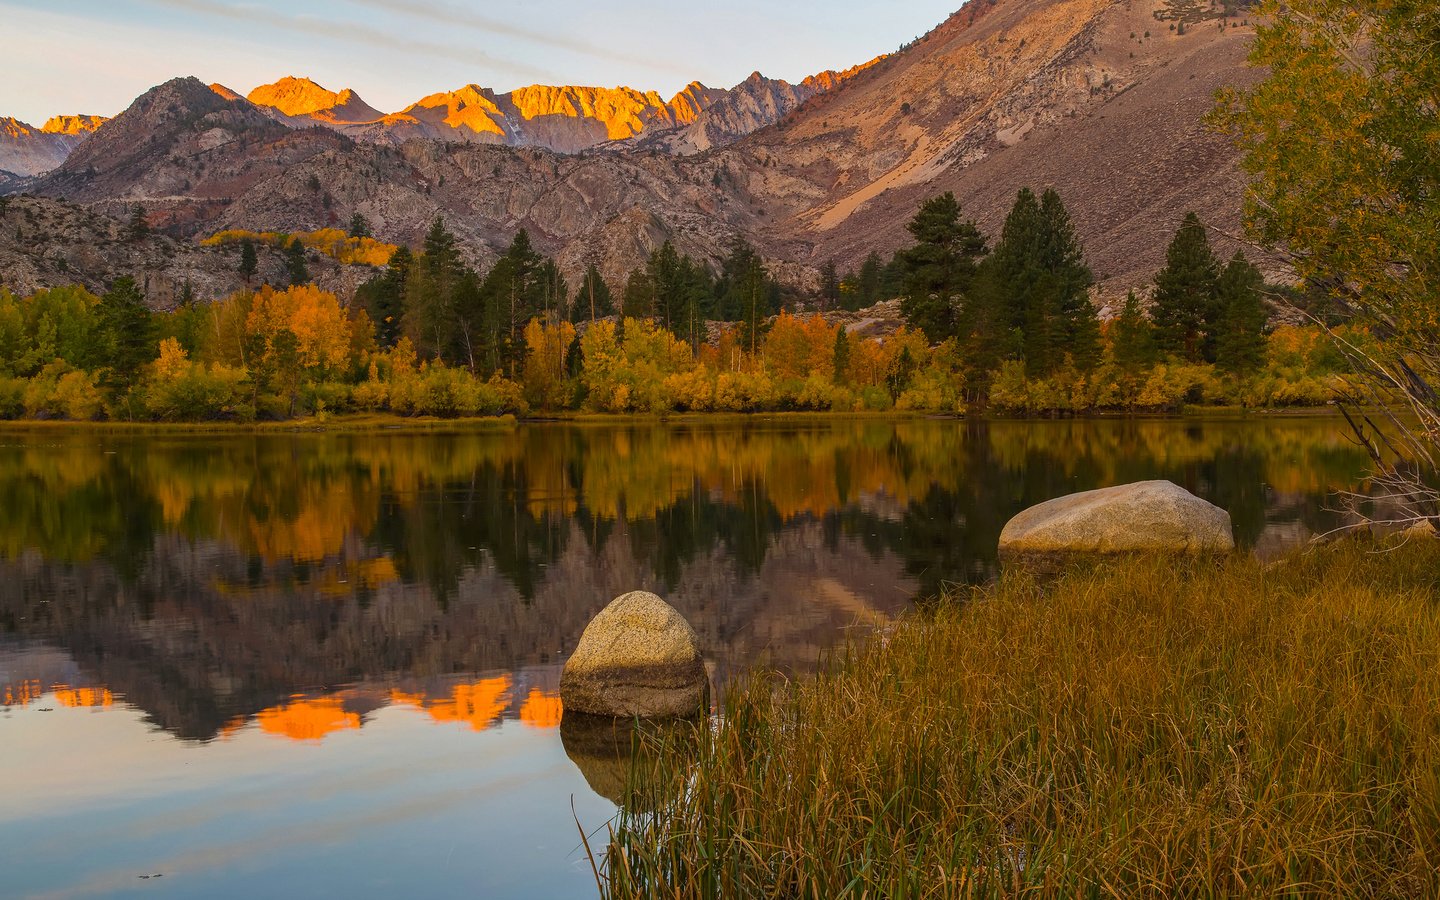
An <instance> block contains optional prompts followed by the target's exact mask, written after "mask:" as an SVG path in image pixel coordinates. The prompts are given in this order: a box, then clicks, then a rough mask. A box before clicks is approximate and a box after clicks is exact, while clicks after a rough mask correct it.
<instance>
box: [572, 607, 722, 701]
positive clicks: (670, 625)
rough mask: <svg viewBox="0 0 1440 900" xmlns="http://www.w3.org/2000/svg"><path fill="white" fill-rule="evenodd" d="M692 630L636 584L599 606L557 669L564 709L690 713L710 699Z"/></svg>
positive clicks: (670, 608) (697, 642) (703, 664)
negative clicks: (561, 671) (563, 666)
mask: <svg viewBox="0 0 1440 900" xmlns="http://www.w3.org/2000/svg"><path fill="white" fill-rule="evenodd" d="M709 698H710V679H709V677H708V676H707V675H706V672H705V662H704V660H703V659H702V657H701V655H700V642H699V640H698V639H697V638H696V636H695V630H694V629H693V628H691V627H690V623H689V622H686V621H685V617H684V616H682V615H680V613H679V612H677V611H676V610H675V608H674V607H673V606H671V605H670V604H668V603H666V602H665V601H664V600H661V599H660V598H659V597H657V596H655V595H654V594H650V593H646V592H645V591H635V592H633V593H629V594H625V595H624V596H622V597H618V598H616V599H615V600H614V601H612V602H611V603H610V605H609V606H607V607H605V608H604V609H603V610H601V611H600V614H599V615H597V616H596V617H595V618H594V619H592V620H591V622H590V624H589V625H587V626H586V627H585V633H584V634H582V635H581V636H580V643H579V644H577V645H576V647H575V652H574V653H573V654H572V655H571V656H570V658H569V659H568V660H566V662H565V671H564V672H563V673H562V674H561V676H560V699H561V701H562V702H563V703H564V706H565V711H566V712H567V713H568V712H577V713H587V714H589V715H593V716H612V717H620V718H630V717H637V716H638V717H639V718H642V719H659V718H673V717H679V716H694V715H699V714H701V713H703V712H705V711H706V709H707V708H708V707H709V703H710V699H709Z"/></svg>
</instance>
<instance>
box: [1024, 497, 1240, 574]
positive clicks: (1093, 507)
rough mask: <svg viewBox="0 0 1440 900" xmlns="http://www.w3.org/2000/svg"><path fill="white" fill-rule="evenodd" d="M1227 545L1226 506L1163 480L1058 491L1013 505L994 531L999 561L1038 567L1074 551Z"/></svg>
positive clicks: (1230, 536)
mask: <svg viewBox="0 0 1440 900" xmlns="http://www.w3.org/2000/svg"><path fill="white" fill-rule="evenodd" d="M1234 549H1235V537H1234V532H1233V528H1232V525H1231V522H1230V514H1229V513H1227V512H1226V511H1225V510H1223V509H1221V508H1220V507H1218V506H1214V505H1212V504H1210V503H1207V502H1206V501H1204V500H1202V499H1200V498H1199V497H1196V496H1195V495H1194V494H1192V493H1190V492H1189V491H1187V490H1185V489H1184V488H1182V487H1179V486H1178V485H1175V484H1172V483H1171V482H1168V481H1142V482H1139V483H1137V484H1126V485H1121V486H1119V487H1111V488H1102V489H1100V490H1098V491H1086V492H1085V493H1082V494H1072V495H1070V496H1068V497H1059V498H1057V499H1055V500H1051V501H1049V502H1046V503H1042V504H1040V505H1039V506H1034V507H1031V508H1030V509H1027V510H1025V511H1024V512H1022V513H1020V515H1018V516H1016V517H1015V518H1013V519H1011V520H1010V522H1009V523H1008V524H1006V526H1005V529H1004V530H1003V531H1002V532H1001V533H1000V559H1001V562H1002V563H1005V564H1012V563H1019V564H1022V565H1033V566H1036V567H1040V568H1052V567H1054V566H1055V565H1057V564H1058V563H1061V562H1063V561H1064V560H1066V559H1068V558H1071V557H1077V556H1082V557H1083V556H1095V555H1113V554H1119V553H1177V554H1221V553H1229V552H1231V551H1233V550H1234Z"/></svg>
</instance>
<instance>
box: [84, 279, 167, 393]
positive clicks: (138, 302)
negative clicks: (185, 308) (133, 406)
mask: <svg viewBox="0 0 1440 900" xmlns="http://www.w3.org/2000/svg"><path fill="white" fill-rule="evenodd" d="M97 311H98V313H99V319H100V325H101V330H102V333H103V334H104V363H105V368H106V370H107V372H106V376H105V380H106V382H107V383H108V384H110V385H111V386H112V387H113V388H114V389H115V391H116V393H117V394H124V393H126V392H128V391H129V389H130V387H131V386H132V385H133V384H135V382H136V381H138V380H139V378H140V372H141V369H142V368H143V367H144V366H145V364H146V363H148V362H150V361H151V360H153V359H154V358H155V357H156V356H157V355H158V354H159V351H158V350H157V344H156V341H155V334H154V331H155V328H154V324H155V323H154V316H153V314H152V313H151V312H150V308H149V307H148V306H146V305H145V298H144V296H143V295H142V294H141V293H140V288H139V287H138V286H136V284H135V279H134V278H131V277H130V276H128V275H127V276H124V277H122V278H117V279H115V281H114V283H112V284H111V285H110V290H108V291H106V292H105V294H104V295H103V296H102V297H101V298H100V305H99V308H98V310H97Z"/></svg>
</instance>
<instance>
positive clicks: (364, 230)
mask: <svg viewBox="0 0 1440 900" xmlns="http://www.w3.org/2000/svg"><path fill="white" fill-rule="evenodd" d="M349 230H350V236H351V237H352V238H368V237H371V233H370V221H369V220H368V219H366V218H365V217H364V216H362V215H360V214H359V213H358V212H357V213H355V214H354V215H352V216H351V217H350V229H349Z"/></svg>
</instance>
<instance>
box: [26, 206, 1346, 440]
mask: <svg viewBox="0 0 1440 900" xmlns="http://www.w3.org/2000/svg"><path fill="white" fill-rule="evenodd" d="M909 232H910V235H911V237H912V239H913V242H912V243H911V245H910V246H908V247H906V248H905V249H903V250H901V251H900V252H898V253H897V254H895V256H894V257H893V258H892V259H891V260H890V261H889V262H886V263H882V262H881V261H880V257H878V256H875V255H872V256H871V257H870V258H869V259H868V260H867V261H866V262H865V264H864V265H863V266H862V267H861V269H860V271H859V272H857V273H855V274H853V275H847V276H845V277H843V278H842V277H839V276H837V275H836V273H835V268H834V267H833V266H826V267H825V268H824V270H823V272H822V278H821V286H820V292H819V294H818V296H813V297H811V298H809V299H808V301H807V302H801V301H800V300H799V299H798V298H796V297H794V296H787V294H786V293H785V291H784V290H782V288H781V287H780V285H779V284H778V283H777V282H776V280H775V279H774V278H772V277H771V275H770V273H769V272H768V270H767V269H766V267H765V265H764V264H763V262H762V260H761V257H760V255H759V253H758V252H757V251H756V250H755V249H754V248H753V247H751V246H750V245H749V244H748V243H746V242H745V241H744V240H742V239H738V238H737V239H736V240H734V241H733V242H732V243H731V245H730V246H729V247H728V248H727V253H726V255H725V257H724V258H723V260H722V262H721V264H720V266H719V267H718V271H714V270H712V268H711V266H710V265H708V264H707V263H706V262H705V261H701V260H695V259H692V258H691V257H689V256H687V255H684V254H682V253H680V252H678V251H677V250H676V248H675V247H674V245H672V244H670V243H668V242H667V243H665V244H663V245H662V246H661V247H659V248H658V249H656V250H655V251H654V252H653V253H652V254H651V256H650V258H649V259H648V261H647V262H646V264H645V265H644V266H642V267H640V268H638V269H636V270H635V271H633V272H631V273H630V275H629V276H628V278H627V279H626V280H625V284H624V285H623V286H622V287H619V288H618V289H617V288H614V287H612V286H611V285H609V284H607V283H606V281H605V279H604V278H603V277H601V275H600V273H599V271H598V269H597V267H596V266H593V265H592V266H589V267H588V268H587V271H586V272H585V273H584V275H583V277H582V278H581V282H580V284H579V285H578V286H576V288H575V289H574V290H571V289H570V287H569V285H568V284H567V283H566V280H565V278H564V277H563V275H562V274H561V272H560V269H559V266H558V265H557V264H556V262H555V261H554V260H553V259H550V258H548V257H546V256H544V255H543V254H541V253H540V252H538V251H537V250H536V249H535V248H534V246H533V245H532V244H531V242H530V238H529V236H528V234H527V233H526V232H524V231H521V232H519V233H518V234H517V235H516V237H515V239H514V241H513V242H512V243H511V245H510V246H509V248H508V249H507V250H506V252H505V253H504V255H503V256H501V257H500V259H499V260H498V261H497V262H496V263H495V264H494V265H493V266H492V267H490V268H489V269H488V270H487V271H484V272H479V271H476V270H474V269H473V268H471V267H469V266H467V265H466V264H465V263H464V261H463V258H462V254H461V252H460V247H459V245H458V243H457V240H456V238H455V236H454V235H453V234H452V233H451V232H450V231H449V230H448V229H447V227H446V224H445V222H444V221H443V220H441V219H436V220H435V222H434V223H433V225H432V226H431V228H430V229H429V232H428V234H427V235H426V237H425V239H424V241H423V243H422V245H421V247H420V248H419V249H418V250H415V251H412V250H410V249H408V248H405V247H398V248H397V247H392V246H390V245H385V244H381V243H379V242H376V241H374V240H373V239H372V238H371V237H370V235H369V227H368V223H366V222H365V221H364V220H363V219H362V218H360V217H358V216H357V217H356V218H355V219H354V220H353V221H352V222H351V223H350V229H349V231H348V233H347V232H340V231H334V230H331V231H326V232H323V233H322V232H315V233H311V234H306V235H281V234H278V233H253V232H226V233H224V234H221V235H217V236H216V237H214V238H212V239H210V242H211V243H213V244H230V245H236V246H238V248H239V254H238V257H239V261H238V272H239V274H240V275H241V276H242V277H244V278H245V279H246V280H247V281H249V280H251V279H253V278H254V276H255V274H256V269H257V267H256V256H255V245H256V244H257V243H265V244H268V245H273V246H275V247H279V248H281V249H282V250H283V252H284V253H285V256H286V262H287V266H286V270H287V276H288V278H289V280H290V282H291V283H290V285H289V286H288V287H286V288H276V287H272V286H269V285H262V286H260V287H259V288H258V289H254V290H251V289H246V290H242V291H239V292H236V293H234V294H232V295H230V296H228V297H225V298H221V299H218V300H215V301H213V302H200V301H199V300H198V299H197V298H195V297H194V296H193V292H191V291H186V292H185V293H184V295H183V299H182V302H181V303H180V305H179V306H178V308H176V309H175V310H172V311H169V312H163V313H153V312H151V311H150V310H149V308H148V307H147V306H146V304H145V301H144V297H143V296H142V295H141V292H140V290H139V289H138V287H137V285H136V283H135V281H134V280H133V279H131V278H128V277H127V278H119V279H117V280H116V281H115V282H114V283H113V284H112V285H111V287H110V289H109V290H108V291H107V292H106V293H105V294H104V295H103V296H100V297H96V296H94V295H92V294H90V293H88V292H87V291H85V290H84V289H83V288H80V287H64V288H56V289H53V290H45V291H40V292H37V293H35V294H33V295H30V296H28V297H23V298H20V297H15V296H13V295H12V294H10V293H8V292H6V291H4V290H0V416H3V417H6V418H18V417H32V418H66V419H77V420H80V419H103V418H110V419H135V420H167V421H194V420H235V421H252V420H256V419H284V418H289V417H294V416H298V415H308V414H321V415H326V414H330V413H335V412H348V411H377V412H380V411H383V412H391V413H395V414H398V415H404V416H415V415H433V416H474V415H493V414H501V413H515V414H527V413H533V412H559V411H567V410H575V411H594V412H607V413H631V412H652V413H664V412H672V411H678V412H687V411H695V412H703V411H737V412H738V411H751V412H753V411H784V410H817V411H819V410H832V411H886V410H892V409H904V410H924V411H936V412H965V411H974V410H980V409H986V408H991V409H998V410H1003V411H1012V412H1024V413H1055V412H1067V411H1086V410H1098V409H1130V410H1161V409H1173V408H1176V407H1178V406H1181V405H1183V404H1186V403H1210V404H1240V405H1247V406H1268V405H1291V404H1318V403H1323V402H1326V401H1328V400H1330V399H1332V398H1334V397H1335V396H1337V394H1338V393H1340V392H1342V391H1343V390H1344V389H1345V387H1346V382H1345V380H1344V375H1343V373H1344V365H1343V360H1342V359H1341V358H1340V356H1339V355H1338V354H1337V353H1336V352H1335V351H1334V350H1333V349H1332V344H1331V342H1330V341H1329V340H1328V339H1327V336H1326V335H1325V333H1324V330H1323V329H1322V328H1320V327H1319V326H1313V327H1305V328H1300V327H1294V326H1283V327H1278V328H1274V329H1273V330H1272V329H1270V328H1269V326H1268V324H1267V323H1268V320H1269V316H1268V314H1267V312H1266V309H1265V305H1264V298H1263V294H1264V292H1265V291H1266V290H1267V288H1266V287H1265V285H1264V284H1263V280H1262V279H1261V277H1260V275H1259V273H1258V272H1257V271H1256V269H1255V268H1254V267H1253V266H1251V265H1250V264H1249V263H1248V262H1247V261H1246V260H1245V258H1244V257H1243V255H1240V254H1237V255H1236V256H1235V257H1234V258H1233V259H1231V260H1230V261H1229V262H1228V263H1224V264H1222V262H1221V261H1220V260H1218V259H1216V257H1215V256H1214V253H1213V252H1212V250H1211V248H1210V245H1209V241H1208V239H1207V236H1206V233H1205V229H1204V227H1203V226H1202V225H1201V223H1200V222H1199V220H1198V219H1196V218H1195V217H1194V216H1190V217H1188V218H1187V219H1186V220H1185V222H1184V223H1183V224H1182V226H1181V227H1180V230H1179V231H1178V233H1177V234H1176V236H1175V239H1174V241H1173V242H1172V244H1171V246H1170V248H1169V252H1168V259H1167V264H1166V266H1165V268H1164V269H1163V270H1162V271H1161V272H1159V273H1158V274H1157V276H1156V279H1155V289H1154V291H1153V296H1152V298H1151V300H1150V303H1149V309H1148V311H1147V309H1146V308H1145V307H1146V304H1144V303H1142V301H1141V300H1140V298H1138V297H1137V296H1135V295H1133V294H1132V295H1131V296H1130V297H1129V299H1128V300H1127V302H1126V303H1125V304H1124V307H1123V309H1122V310H1121V311H1120V313H1119V315H1118V316H1117V317H1115V318H1114V319H1113V320H1112V321H1110V322H1105V323H1102V322H1101V321H1100V319H1099V316H1098V315H1097V312H1096V309H1095V306H1094V303H1093V302H1092V300H1091V288H1092V286H1093V278H1092V275H1091V272H1090V270H1089V268H1088V267H1087V266H1086V264H1085V261H1084V255H1083V252H1082V250H1081V247H1080V245H1079V242H1078V241H1077V240H1076V237H1075V234H1074V229H1073V227H1072V225H1071V223H1070V219H1069V215H1068V213H1067V212H1066V210H1065V207H1064V204H1063V203H1062V202H1061V200H1060V198H1059V196H1058V195H1057V194H1055V193H1054V192H1053V191H1047V192H1046V193H1044V194H1043V195H1040V196H1036V195H1035V194H1034V193H1033V192H1031V191H1029V190H1023V191H1021V192H1020V193H1019V195H1018V197H1017V200H1016V203H1015V206H1014V209H1013V210H1012V211H1011V213H1010V215H1009V217H1008V218H1007V220H1006V222H1005V224H1004V227H1003V228H1002V230H1001V234H1000V236H999V238H998V240H996V241H995V243H994V245H993V247H992V246H991V245H990V242H989V240H988V239H987V238H986V237H985V236H984V235H982V234H981V233H980V231H979V229H978V228H977V227H976V226H975V224H974V223H973V222H970V221H967V220H965V219H964V218H963V217H962V215H961V211H960V208H959V205H958V203H956V201H955V198H954V197H953V196H951V195H949V194H946V195H943V196H940V197H936V198H933V199H931V200H929V201H927V202H925V203H924V204H923V205H922V207H921V209H920V211H919V212H918V214H917V215H916V217H915V219H914V220H913V221H912V222H911V223H910V225H909ZM311 251H318V252H324V253H328V254H330V255H333V256H336V257H337V258H342V259H344V258H351V259H355V260H359V261H367V262H371V263H374V262H376V261H378V259H379V258H381V257H383V258H385V259H386V261H387V263H386V265H384V266H383V267H379V268H378V271H377V273H376V274H375V276H374V277H373V278H371V279H370V280H369V281H367V282H366V283H365V284H363V285H362V286H361V287H360V288H359V289H358V291H357V292H356V294H355V296H354V297H353V298H343V299H342V298H340V297H337V296H336V295H335V294H333V293H330V292H327V291H323V290H320V289H318V288H316V287H314V286H312V285H310V284H308V281H309V278H310V274H309V271H308V267H307V265H306V259H307V252H311ZM892 296H895V297H898V298H899V299H900V305H901V309H902V311H903V315H904V318H905V320H906V325H905V327H902V328H901V329H900V330H899V331H898V332H897V333H895V334H892V335H889V336H887V337H884V338H880V339H868V338H864V337H861V336H858V335H852V334H850V333H848V332H847V331H846V330H845V329H844V328H843V327H841V326H840V325H839V324H838V323H837V322H836V321H834V320H833V319H827V317H826V316H827V312H826V311H830V310H836V309H853V308H857V307H859V306H861V305H868V304H870V303H871V301H873V300H875V299H880V298H888V297H892ZM717 322H720V323H724V324H720V325H716V324H715V323H717ZM1349 337H1350V339H1351V340H1352V341H1359V342H1364V341H1366V340H1368V339H1369V338H1368V336H1367V335H1365V334H1364V333H1363V332H1359V331H1355V330H1352V331H1351V333H1350V335H1349Z"/></svg>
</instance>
